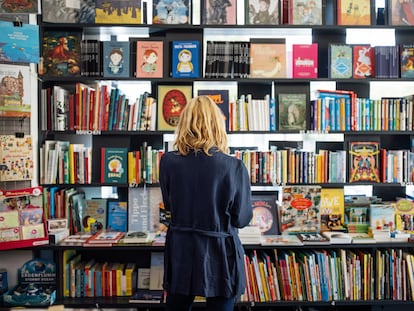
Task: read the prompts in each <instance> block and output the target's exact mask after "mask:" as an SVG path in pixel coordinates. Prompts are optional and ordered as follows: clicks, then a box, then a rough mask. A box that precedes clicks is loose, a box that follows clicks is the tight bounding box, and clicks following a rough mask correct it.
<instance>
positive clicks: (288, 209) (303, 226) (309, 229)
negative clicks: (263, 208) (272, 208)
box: [279, 185, 321, 234]
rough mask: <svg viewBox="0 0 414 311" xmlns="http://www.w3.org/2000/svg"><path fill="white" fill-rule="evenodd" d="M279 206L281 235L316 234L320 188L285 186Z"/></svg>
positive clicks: (318, 225)
mask: <svg viewBox="0 0 414 311" xmlns="http://www.w3.org/2000/svg"><path fill="white" fill-rule="evenodd" d="M279 201H281V205H280V206H279V217H280V220H279V222H280V231H281V233H282V234H283V233H285V234H286V233H287V234H296V233H318V232H319V231H320V224H321V221H320V220H321V211H320V208H321V187H320V186H316V185H315V186H307V185H303V186H285V187H283V189H282V193H281V200H279Z"/></svg>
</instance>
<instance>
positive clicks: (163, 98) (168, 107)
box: [157, 85, 192, 131]
mask: <svg viewBox="0 0 414 311" xmlns="http://www.w3.org/2000/svg"><path fill="white" fill-rule="evenodd" d="M191 97H192V87H191V85H159V86H158V101H157V104H158V107H157V112H158V118H157V120H158V121H157V122H158V124H157V129H158V130H159V131H173V130H174V129H175V127H176V126H177V124H178V119H179V117H180V114H181V111H182V110H183V109H184V107H185V106H186V105H187V103H188V102H189V101H190V99H191Z"/></svg>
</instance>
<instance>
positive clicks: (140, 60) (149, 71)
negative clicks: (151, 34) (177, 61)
mask: <svg viewBox="0 0 414 311" xmlns="http://www.w3.org/2000/svg"><path fill="white" fill-rule="evenodd" d="M163 48H164V41H162V40H138V41H137V59H136V77H137V78H162V77H163V72H164V65H163V55H164V53H163Z"/></svg>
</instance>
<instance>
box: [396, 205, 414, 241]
mask: <svg viewBox="0 0 414 311" xmlns="http://www.w3.org/2000/svg"><path fill="white" fill-rule="evenodd" d="M395 229H396V230H397V231H400V232H407V233H410V234H412V233H414V203H413V201H411V200H410V199H399V200H397V202H396V204H395Z"/></svg>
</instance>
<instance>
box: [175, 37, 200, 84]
mask: <svg viewBox="0 0 414 311" xmlns="http://www.w3.org/2000/svg"><path fill="white" fill-rule="evenodd" d="M171 49H172V53H171V55H172V56H171V57H172V61H171V64H172V68H171V72H172V77H173V78H199V77H200V42H199V41H173V42H172V46H171Z"/></svg>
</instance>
